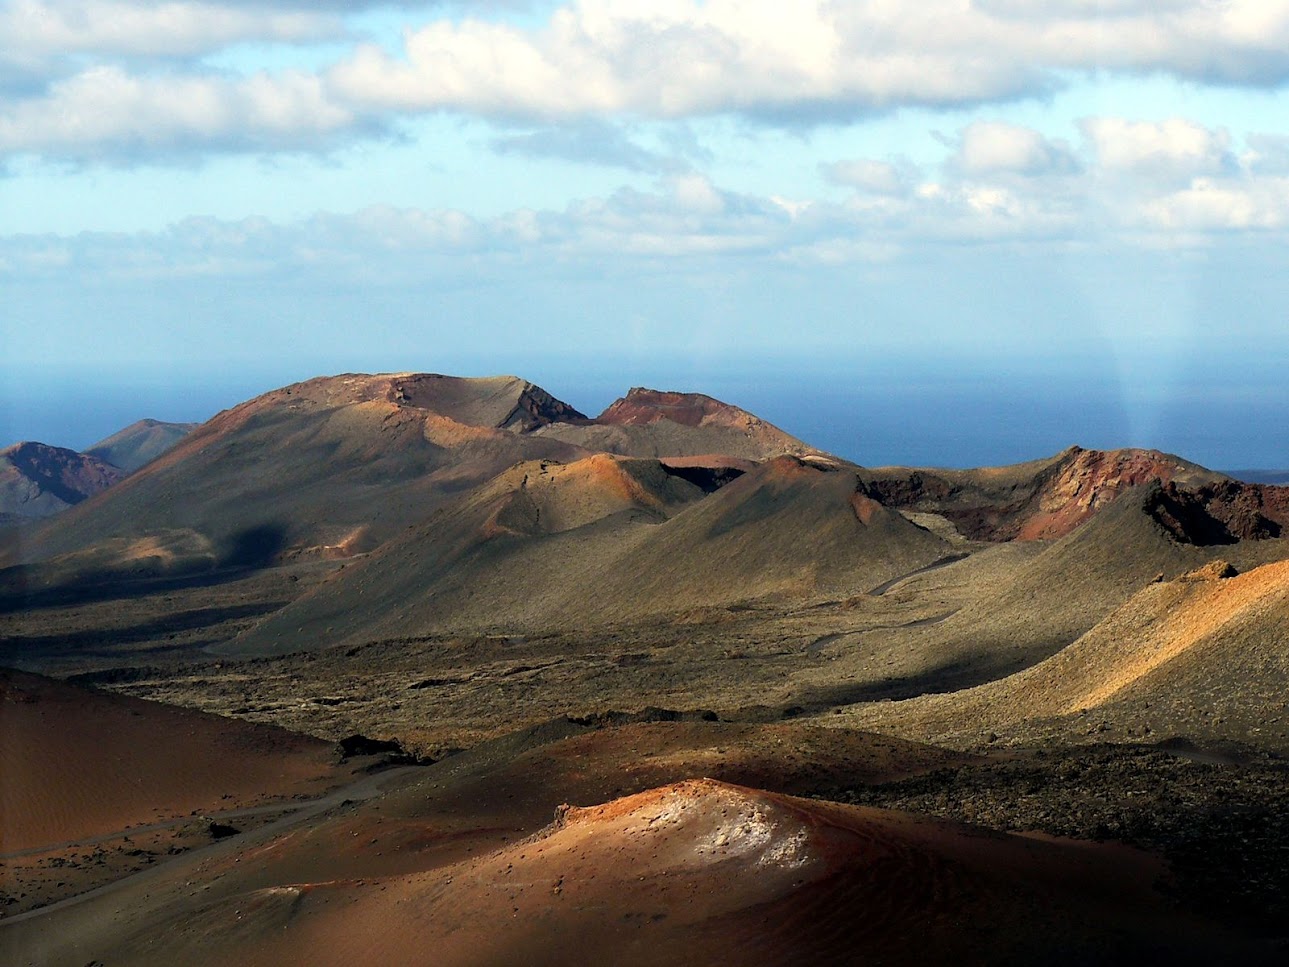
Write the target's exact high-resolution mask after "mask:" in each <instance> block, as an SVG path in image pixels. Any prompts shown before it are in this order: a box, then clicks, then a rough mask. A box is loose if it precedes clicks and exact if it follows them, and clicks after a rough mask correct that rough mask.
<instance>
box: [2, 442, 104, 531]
mask: <svg viewBox="0 0 1289 967" xmlns="http://www.w3.org/2000/svg"><path fill="white" fill-rule="evenodd" d="M124 476H125V473H124V472H123V471H121V470H119V469H118V468H117V467H115V466H112V465H110V464H108V463H107V462H105V461H103V460H101V459H99V458H98V457H95V456H91V455H88V454H83V453H77V452H76V451H75V450H67V449H65V448H63V447H51V446H49V445H48V444H44V443H31V442H27V443H15V444H14V445H13V446H9V447H5V448H4V449H3V450H0V521H4V520H6V519H9V520H11V521H13V522H17V521H30V520H35V519H37V518H41V517H48V516H50V515H51V514H57V513H58V512H60V511H63V510H66V509H67V508H68V507H71V506H73V505H75V504H79V503H80V502H81V501H83V500H85V499H86V498H87V497H92V496H94V495H95V494H97V493H100V492H102V491H104V490H106V489H107V488H108V487H110V486H111V485H112V484H114V483H116V482H117V481H118V480H120V479H121V478H122V477H124Z"/></svg>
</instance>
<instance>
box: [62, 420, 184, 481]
mask: <svg viewBox="0 0 1289 967" xmlns="http://www.w3.org/2000/svg"><path fill="white" fill-rule="evenodd" d="M198 426H200V424H199V423H165V422H162V421H161V420H139V421H138V422H136V423H131V424H130V425H129V426H127V427H126V428H125V429H123V430H118V431H117V432H116V433H113V434H112V435H111V436H109V437H106V438H105V439H102V440H100V441H99V442H98V443H96V444H94V445H93V446H92V447H88V448H86V450H85V453H87V454H89V455H90V456H91V457H98V458H99V459H100V460H104V461H106V462H107V463H110V464H111V465H112V466H114V467H120V468H121V469H122V470H125V471H134V470H138V469H139V468H140V467H142V466H143V465H144V464H145V463H149V462H151V461H152V460H155V459H156V458H157V457H159V456H161V454H163V453H165V452H166V451H167V450H169V449H170V448H171V447H173V446H174V445H175V444H176V443H178V442H179V441H180V440H182V439H183V438H184V437H186V436H187V435H188V434H189V433H191V432H192V431H193V430H195V429H196V428H197V427H198Z"/></svg>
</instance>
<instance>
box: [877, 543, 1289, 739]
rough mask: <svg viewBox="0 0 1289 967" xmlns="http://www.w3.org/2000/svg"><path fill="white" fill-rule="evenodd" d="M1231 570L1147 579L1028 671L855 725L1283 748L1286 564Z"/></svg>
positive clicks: (1217, 567) (1288, 670)
mask: <svg viewBox="0 0 1289 967" xmlns="http://www.w3.org/2000/svg"><path fill="white" fill-rule="evenodd" d="M1234 574H1235V571H1234V569H1233V568H1231V567H1230V565H1229V564H1227V563H1226V562H1223V561H1213V562H1210V563H1209V564H1207V565H1204V566H1203V567H1201V568H1198V569H1196V570H1194V571H1190V572H1188V573H1186V574H1183V575H1181V576H1178V577H1177V578H1175V579H1174V580H1171V581H1160V582H1156V583H1152V584H1150V585H1148V586H1146V587H1144V588H1143V589H1142V590H1140V591H1139V592H1138V593H1137V594H1135V595H1133V596H1132V597H1131V598H1130V599H1129V600H1128V601H1127V602H1125V603H1124V604H1123V605H1122V606H1121V607H1120V608H1118V609H1117V610H1115V611H1114V612H1113V613H1112V614H1110V615H1109V616H1108V617H1106V618H1105V619H1104V620H1103V621H1100V622H1099V623H1097V625H1096V626H1095V627H1093V628H1092V629H1091V630H1089V631H1088V632H1087V633H1086V634H1085V635H1083V636H1082V637H1080V638H1079V639H1078V640H1077V641H1075V642H1074V643H1073V644H1071V645H1070V646H1069V647H1067V648H1064V649H1062V650H1061V651H1060V652H1058V653H1057V654H1055V655H1053V656H1052V657H1051V658H1049V659H1047V660H1046V661H1044V662H1042V663H1040V664H1038V665H1036V666H1034V667H1033V668H1029V669H1027V670H1025V671H1023V672H1020V673H1018V674H1016V675H1013V676H1010V677H1008V678H1006V679H1003V680H1000V681H996V682H991V683H989V684H987V685H982V686H980V687H978V688H974V689H969V690H967V691H963V692H958V693H954V694H949V695H937V696H927V697H923V698H918V699H912V700H910V701H908V702H902V703H896V704H893V705H889V706H887V707H885V708H867V709H861V710H859V711H858V712H857V713H856V715H855V718H856V719H857V720H858V721H862V722H865V723H866V724H867V725H868V726H869V727H874V726H879V725H880V727H881V728H884V729H890V730H891V731H893V732H896V733H898V734H907V735H916V736H921V737H931V736H935V737H937V738H939V739H946V738H947V739H951V740H954V741H961V740H963V739H976V738H978V737H979V734H980V733H981V732H982V731H984V732H989V731H994V732H998V733H999V734H1003V735H1007V734H1024V733H1026V732H1028V731H1029V730H1032V729H1035V728H1038V729H1039V730H1040V731H1045V732H1055V733H1057V734H1063V735H1066V736H1067V737H1068V736H1069V735H1071V734H1072V735H1075V736H1081V735H1084V734H1091V735H1095V736H1097V737H1099V738H1107V737H1115V736H1118V737H1123V736H1125V735H1133V734H1135V735H1137V736H1138V737H1140V736H1142V735H1151V734H1153V735H1156V736H1157V737H1162V736H1166V735H1175V734H1178V733H1182V734H1186V735H1188V736H1190V737H1194V738H1198V739H1211V738H1221V739H1231V738H1238V739H1241V740H1243V741H1246V742H1250V743H1255V744H1258V745H1262V746H1271V747H1275V748H1289V720H1287V719H1286V718H1285V714H1284V693H1283V683H1284V682H1285V680H1286V677H1287V676H1289V630H1287V629H1289V561H1278V562H1274V563H1270V564H1266V565H1263V566H1260V567H1256V568H1254V569H1252V570H1250V571H1248V572H1247V573H1245V574H1240V575H1239V576H1231V575H1234ZM1107 733H1109V734H1108V735H1107Z"/></svg>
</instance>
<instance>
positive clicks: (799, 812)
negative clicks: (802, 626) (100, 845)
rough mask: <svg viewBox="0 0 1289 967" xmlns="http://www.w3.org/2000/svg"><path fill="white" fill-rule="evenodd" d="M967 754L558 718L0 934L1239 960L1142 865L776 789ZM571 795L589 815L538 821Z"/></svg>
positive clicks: (311, 952) (101, 947)
mask: <svg viewBox="0 0 1289 967" xmlns="http://www.w3.org/2000/svg"><path fill="white" fill-rule="evenodd" d="M964 761H965V760H964V757H961V756H955V755H952V754H946V753H944V752H942V751H940V750H935V749H931V748H928V747H918V746H913V745H910V744H908V743H902V742H899V741H897V740H888V739H881V738H878V737H874V736H871V735H864V734H861V733H851V732H847V731H846V730H840V729H818V728H804V727H802V726H800V725H799V724H780V725H773V726H761V727H753V726H745V725H729V724H725V723H707V722H698V721H693V722H675V723H658V724H638V725H631V726H626V727H623V728H614V729H605V730H603V731H590V730H588V729H587V728H585V727H584V726H579V725H577V724H576V723H573V722H569V721H563V722H551V723H548V724H547V725H546V726H543V727H540V728H536V729H531V730H527V731H526V732H525V733H521V734H517V735H515V736H511V737H507V738H506V739H500V740H497V741H496V742H492V743H485V744H484V745H482V746H479V747H477V748H475V749H472V750H470V751H469V752H466V753H464V754H462V755H459V756H454V757H452V758H449V759H447V760H444V761H443V762H440V763H437V764H435V765H434V766H431V767H429V768H428V769H426V770H424V771H423V772H420V773H419V774H413V775H407V774H404V775H402V776H396V777H392V778H391V779H390V780H389V781H387V782H386V783H385V784H384V788H383V791H382V794H381V795H380V796H378V797H377V798H373V799H369V800H367V801H360V802H353V803H347V804H345V805H343V806H341V807H339V808H336V809H334V810H332V811H330V812H328V813H327V814H324V815H319V816H317V817H316V818H313V819H310V820H309V821H307V822H305V823H301V824H297V825H295V826H291V827H287V828H283V829H278V830H270V831H266V832H265V833H263V834H260V833H250V834H247V835H246V836H245V837H242V838H237V839H233V840H229V841H227V842H226V843H222V844H220V845H219V846H217V847H215V848H213V849H211V850H209V851H207V852H205V853H203V854H201V855H198V856H194V857H191V858H186V857H180V858H179V859H177V860H175V861H174V862H173V863H172V864H171V865H169V866H168V867H164V868H161V869H158V870H155V871H152V873H153V874H154V875H150V876H148V877H146V878H144V877H140V878H138V880H137V881H136V882H131V883H127V884H124V885H123V887H122V888H121V889H120V890H118V891H115V892H112V893H107V894H104V895H101V896H98V897H94V898H91V899H90V900H88V901H87V902H85V903H83V904H79V905H76V906H72V907H68V908H66V909H64V910H59V911H55V912H54V913H52V914H50V915H48V916H46V917H41V918H36V919H30V920H28V921H26V922H19V923H15V924H12V925H11V926H9V927H8V928H0V945H3V944H6V943H7V944H8V947H6V948H5V949H7V950H8V951H9V952H10V957H11V959H13V960H15V961H16V962H26V961H28V960H32V961H35V962H39V963H47V964H50V965H61V964H70V965H75V967H80V965H83V964H84V963H86V962H89V961H90V960H92V959H96V958H97V959H99V960H101V961H103V962H105V963H122V964H163V963H164V964H172V963H188V962H193V963H196V962H200V963H243V964H278V963H297V962H305V961H307V962H311V963H312V962H318V963H340V962H354V961H357V962H363V963H365V962H380V963H399V964H413V963H455V962H463V963H511V962H525V963H528V962H536V963H583V962H585V963H592V962H596V963H602V962H613V963H624V962H625V963H633V962H639V963H660V962H661V963H666V962H671V961H673V960H675V959H676V958H677V957H685V958H688V959H692V960H694V961H695V962H701V963H747V964H790V963H854V962H855V960H856V957H857V956H860V955H863V956H864V957H870V958H872V959H874V960H880V961H881V962H885V963H890V962H895V963H901V962H909V963H926V962H928V961H930V962H938V961H941V960H943V961H946V962H947V961H948V960H950V959H952V960H954V961H955V962H964V963H999V962H1003V963H1006V962H1035V961H1038V960H1041V961H1042V962H1062V963H1066V962H1068V963H1083V962H1133V961H1132V960H1131V959H1130V958H1132V957H1138V956H1143V955H1144V954H1145V953H1146V952H1148V950H1153V952H1155V953H1162V954H1169V955H1172V958H1173V959H1177V958H1178V955H1181V956H1180V961H1181V962H1187V961H1189V960H1190V959H1193V958H1199V959H1201V960H1202V959H1204V958H1208V959H1210V960H1211V959H1212V958H1213V957H1214V956H1215V953H1218V952H1220V953H1223V954H1225V955H1227V956H1235V957H1246V956H1247V955H1248V951H1247V950H1246V949H1245V948H1244V947H1243V946H1231V947H1226V948H1221V947H1215V946H1214V945H1215V944H1221V943H1223V942H1224V937H1223V936H1222V935H1221V934H1220V933H1218V932H1215V931H1213V930H1212V929H1211V928H1209V927H1206V926H1204V925H1203V924H1196V923H1194V922H1193V921H1191V922H1188V921H1187V920H1184V919H1182V918H1180V917H1178V916H1176V915H1174V914H1172V913H1170V912H1169V911H1168V910H1167V908H1166V906H1165V905H1164V904H1163V903H1161V902H1160V899H1159V898H1158V897H1156V896H1154V895H1152V892H1151V883H1152V881H1153V880H1154V879H1155V878H1156V877H1157V876H1158V874H1159V867H1158V865H1157V864H1156V863H1154V862H1153V861H1151V860H1150V859H1148V858H1146V857H1143V856H1142V855H1141V854H1138V853H1134V852H1132V851H1128V850H1124V849H1122V848H1118V847H1108V846H1096V845H1092V844H1086V843H1084V844H1077V845H1076V844H1069V843H1055V842H1043V841H1038V840H1034V839H1027V838H1022V837H1015V836H1005V835H999V834H994V833H986V832H983V831H981V830H978V829H972V828H970V827H964V826H960V825H956V824H950V823H943V822H936V821H933V820H917V819H914V818H912V817H909V816H906V815H902V814H898V813H890V812H885V811H882V810H875V809H861V808H848V807H839V806H835V805H832V804H828V803H821V802H814V801H805V800H800V799H794V798H791V795H799V794H803V793H811V792H812V791H818V790H820V789H824V788H829V787H831V786H835V785H836V784H838V783H839V782H841V783H845V782H850V783H859V784H867V783H874V782H885V781H889V780H892V779H898V778H900V777H905V776H911V775H923V774H926V773H927V772H928V771H929V770H932V769H936V768H943V767H945V766H959V765H962V764H963V762H964ZM704 774H705V775H709V776H714V777H719V780H721V781H712V780H694V779H692V778H691V777H693V776H698V775H704ZM378 781H379V780H378ZM663 783H665V784H668V785H664V786H662V788H657V787H658V786H659V784H663ZM729 783H738V784H739V785H730V784H729ZM749 783H757V784H762V783H764V784H766V785H769V787H770V789H772V790H773V791H772V792H767V791H762V790H759V789H753V788H748V787H747V786H748V784H749ZM782 793H789V794H790V795H782ZM623 796H626V797H629V798H625V799H623V798H620V797H623ZM609 800H614V801H612V802H609ZM569 802H574V803H597V802H599V803H605V805H603V806H599V807H590V808H587V809H567V808H561V809H559V811H558V813H557V816H558V817H559V818H558V819H557V821H556V822H555V823H554V824H550V817H551V815H552V812H555V811H556V807H558V806H559V804H561V803H569ZM570 940H574V941H576V945H574V944H573V943H570ZM1188 951H1189V953H1190V954H1191V955H1192V956H1191V957H1188V956H1186V954H1187V953H1188Z"/></svg>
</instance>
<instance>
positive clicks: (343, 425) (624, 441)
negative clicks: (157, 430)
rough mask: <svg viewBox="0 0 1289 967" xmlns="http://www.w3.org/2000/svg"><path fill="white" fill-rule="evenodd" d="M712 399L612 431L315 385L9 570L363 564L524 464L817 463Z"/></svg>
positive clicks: (213, 423)
mask: <svg viewBox="0 0 1289 967" xmlns="http://www.w3.org/2000/svg"><path fill="white" fill-rule="evenodd" d="M702 400H703V401H704V404H703V406H704V407H705V409H704V413H705V414H706V415H704V416H703V418H702V419H699V420H697V421H696V422H695V421H690V422H682V423H678V422H675V421H673V420H671V419H659V420H657V421H655V422H653V423H650V424H647V425H644V424H642V425H635V424H632V425H627V426H619V425H618V424H616V423H608V424H604V425H600V424H598V423H596V422H595V421H592V420H589V419H587V418H586V417H585V416H583V415H582V414H581V413H579V412H578V411H577V410H575V409H573V408H572V407H571V406H569V405H568V404H566V403H563V402H561V401H559V400H557V399H555V398H554V397H552V396H551V395H550V394H549V393H546V392H545V391H544V390H542V389H541V388H540V387H537V386H534V385H533V384H531V383H528V382H526V381H524V380H521V379H518V378H516V377H510V376H503V377H491V378H481V379H467V378H459V377H451V376H438V375H432V374H414V373H402V374H393V375H380V376H365V375H345V376H336V377H325V378H319V379H313V380H309V381H307V382H304V383H298V384H294V385H292V386H287V387H283V388H282V389H279V390H274V391H272V392H270V393H266V394H264V395H262V396H259V397H256V398H255V399H252V400H249V401H247V402H246V403H243V404H241V405H240V406H237V407H234V408H233V409H231V410H227V411H224V412H222V413H220V414H218V415H217V416H215V417H214V418H213V419H211V420H210V421H208V422H207V423H205V424H203V425H202V426H201V427H199V428H198V429H196V430H194V431H193V432H192V433H190V434H188V435H187V436H186V437H184V438H183V439H182V440H180V441H179V442H178V443H177V444H176V445H175V446H173V447H172V448H171V449H169V450H168V451H166V452H165V453H164V454H162V455H161V456H160V457H159V458H157V459H154V460H153V461H152V462H151V463H149V464H147V465H146V466H145V467H143V468H142V469H141V470H140V471H138V472H136V473H134V474H132V475H131V476H130V478H129V479H128V481H127V482H126V485H125V486H118V487H116V488H114V489H113V492H112V493H111V494H110V495H108V496H105V497H103V498H101V500H99V501H98V502H96V503H94V505H93V506H90V507H85V508H83V509H82V510H80V511H79V512H77V513H76V514H72V515H64V516H63V517H62V518H61V519H60V520H59V521H58V522H57V524H50V525H48V526H45V527H43V528H41V529H39V530H37V531H34V532H33V533H31V534H29V535H26V537H25V538H24V541H23V543H22V545H21V548H20V549H19V550H18V551H17V553H16V554H11V557H10V560H9V561H8V563H20V562H22V561H25V562H27V563H34V562H43V564H42V566H41V567H39V568H36V569H34V570H31V571H30V573H25V574H24V575H23V576H22V580H23V581H24V582H26V585H27V586H29V587H33V588H39V587H41V586H45V585H56V584H60V583H61V584H64V585H65V584H67V583H69V582H79V583H81V584H84V583H86V582H88V581H101V580H104V579H106V578H110V577H116V576H123V575H124V576H130V577H140V576H149V575H154V574H172V573H180V572H184V571H194V570H203V569H210V568H218V567H225V566H233V567H245V566H260V565H265V564H271V563H279V562H282V561H292V560H300V559H311V558H336V557H348V556H352V555H354V554H359V553H363V552H366V551H370V550H372V549H373V548H375V547H377V546H379V545H380V544H381V543H383V542H384V541H386V540H388V539H389V538H390V537H392V536H394V535H396V534H399V533H401V532H403V531H404V530H405V529H406V528H407V526H408V525H410V524H415V523H418V522H420V521H423V520H425V519H426V518H427V517H429V515H430V514H431V513H432V512H433V511H434V510H435V509H436V508H438V507H440V506H442V505H443V504H444V503H445V502H446V501H448V500H450V499H454V498H455V497H457V496H458V495H460V494H461V493H462V492H463V491H465V490H468V489H470V488H472V487H476V486H479V485H480V484H483V483H485V482H486V481H488V480H490V479H492V478H493V477H495V476H497V475H498V474H499V473H501V472H502V471H504V470H506V469H507V468H508V467H511V466H513V465H514V464H516V463H518V462H520V461H524V460H532V459H545V460H559V461H562V462H566V463H567V462H572V461H575V460H577V459H578V458H580V457H585V456H588V455H590V454H591V453H595V452H612V453H620V454H635V453H641V454H649V455H659V456H670V457H676V458H679V459H680V460H682V461H683V460H684V459H685V458H692V457H694V456H696V455H704V454H711V455H713V456H712V458H711V459H710V460H703V461H700V462H702V463H705V464H709V465H710V466H711V467H713V468H720V467H729V466H731V465H732V462H733V464H737V462H738V461H740V460H752V461H755V460H760V459H763V458H764V457H766V456H771V455H775V454H778V453H781V452H784V451H786V450H793V451H799V452H803V453H805V452H814V451H810V448H808V447H806V446H805V445H804V444H802V443H801V442H800V441H796V440H793V438H791V437H788V436H787V435H786V434H784V433H782V431H779V430H777V429H775V428H773V427H771V426H769V424H764V423H762V422H761V421H759V420H757V419H756V418H755V417H752V416H751V415H750V414H746V413H745V412H744V411H742V410H739V409H737V408H736V407H731V406H726V405H725V404H722V403H718V402H717V401H715V400H711V399H709V398H707V397H702ZM673 415H676V414H673ZM624 433H625V434H626V436H623V434H624ZM105 442H106V441H105Z"/></svg>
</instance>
